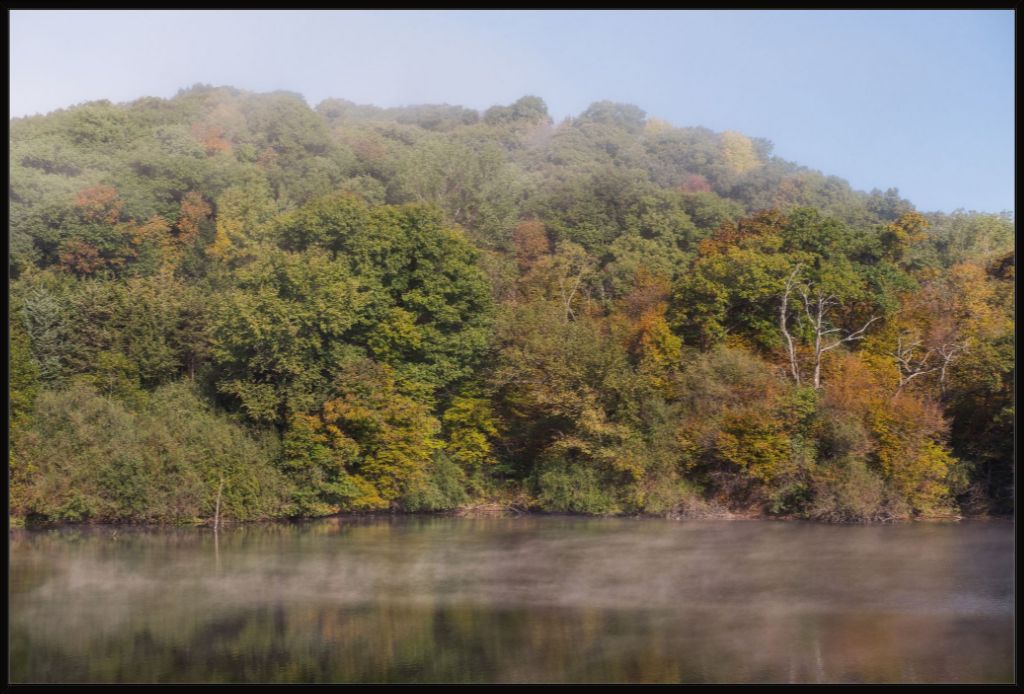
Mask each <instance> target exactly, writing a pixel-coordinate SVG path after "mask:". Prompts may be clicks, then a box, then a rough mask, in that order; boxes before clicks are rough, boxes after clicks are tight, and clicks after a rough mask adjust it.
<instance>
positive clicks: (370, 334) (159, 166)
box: [9, 86, 1014, 522]
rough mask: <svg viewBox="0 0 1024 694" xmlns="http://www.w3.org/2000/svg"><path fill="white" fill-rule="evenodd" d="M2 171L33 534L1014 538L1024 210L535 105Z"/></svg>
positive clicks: (15, 374)
mask: <svg viewBox="0 0 1024 694" xmlns="http://www.w3.org/2000/svg"><path fill="white" fill-rule="evenodd" d="M10 164H11V187H10V253H9V278H10V280H9V281H10V285H9V291H10V299H11V303H10V306H11V308H10V314H9V325H10V357H9V369H10V401H9V402H10V410H11V425H10V426H11V447H10V473H11V474H10V479H11V509H12V513H14V514H15V515H17V516H22V517H26V518H38V519H53V520H132V521H162V522H190V521H196V520H202V519H208V518H211V517H212V516H213V515H214V514H215V513H218V512H219V513H220V514H221V515H222V516H223V517H225V518H228V519H252V518H269V517H280V516H300V515H322V514H330V513H335V512H339V511H357V510H375V509H376V510H384V509H393V510H442V509H451V508H456V507H458V506H460V505H464V504H468V503H475V502H484V501H489V502H500V503H510V502H511V501H512V500H514V501H515V502H516V503H525V504H527V505H531V506H533V507H534V508H539V509H544V510H551V511H568V512H581V513H602V514H605V513H607V514H612V513H655V514H687V513H700V512H706V511H708V510H709V509H714V508H719V509H733V510H739V511H748V512H749V511H755V512H761V513H769V514H784V515H797V516H802V517H809V518H819V519H827V520H865V519H884V518H905V517H912V516H921V515H943V514H951V513H957V512H960V511H967V512H972V513H983V512H995V513H1001V512H1008V511H1011V510H1012V494H1013V489H1012V484H1013V448H1012V441H1013V379H1014V367H1013V356H1014V350H1013V344H1014V343H1013V320H1014V317H1013V286H1014V285H1013V282H1014V248H1013V220H1012V218H1011V216H1009V215H1007V214H1004V215H992V214H979V213H973V212H971V213H968V212H956V213H953V214H923V213H920V212H918V211H916V210H915V209H914V208H913V206H912V205H911V204H910V203H909V202H908V201H906V200H903V199H901V198H900V197H899V195H898V194H897V193H896V191H894V190H890V191H886V192H884V193H883V192H880V191H873V192H871V193H862V192H857V191H854V190H852V189H851V188H850V186H849V185H848V184H847V183H846V182H845V181H843V180H842V179H839V178H836V177H826V176H823V175H821V174H820V173H818V172H815V171H810V170H807V169H805V168H801V167H799V166H796V165H794V164H792V163H790V162H786V161H783V160H781V159H779V158H778V157H775V156H772V154H771V145H770V143H768V142H767V141H764V140H758V139H751V138H748V137H746V136H744V135H742V134H740V133H736V132H725V133H715V132H712V131H710V130H707V129H704V128H676V127H673V126H671V125H669V124H668V123H665V122H663V121H659V120H657V119H654V118H647V117H646V114H645V113H644V112H643V111H642V110H640V109H638V108H637V107H635V106H631V105H626V104H617V103H611V102H599V103H596V104H593V105H592V106H590V107H589V108H588V109H587V110H586V111H584V112H583V113H582V114H581V115H580V116H579V117H577V118H572V119H567V120H566V121H564V122H562V123H560V124H554V123H553V122H552V120H551V119H550V117H549V116H548V113H547V108H546V106H545V105H544V103H543V101H541V100H540V99H538V98H536V97H524V98H523V99H520V100H519V101H517V102H516V103H514V104H511V105H508V106H495V107H493V108H490V109H488V110H487V111H485V112H484V113H482V114H481V113H477V112H476V111H473V110H470V109H465V108H461V107H455V106H449V105H428V106H416V107H408V108H397V109H381V108H376V107H372V106H360V105H356V104H353V103H350V102H347V101H343V100H337V99H330V100H327V101H324V102H323V103H321V104H319V105H318V106H317V107H316V108H315V109H310V108H309V107H308V106H307V105H306V104H305V102H304V101H303V100H302V99H301V98H300V97H299V96H297V95H295V94H290V93H286V92H278V93H272V94H252V93H247V92H242V91H239V90H235V89H229V88H212V87H205V86H196V87H193V88H191V89H188V90H184V91H182V92H181V93H179V94H178V95H177V96H176V97H174V98H172V99H168V100H163V99H156V98H146V99H140V100H138V101H136V102H133V103H130V104H121V105H118V104H111V103H109V102H93V103H88V104H83V105H80V106H76V107H73V108H69V109H65V110H62V111H57V112H55V113H51V114H49V115H46V116H35V117H30V118H19V119H15V120H12V121H11V162H10Z"/></svg>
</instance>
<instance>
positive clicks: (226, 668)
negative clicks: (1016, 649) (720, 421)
mask: <svg viewBox="0 0 1024 694" xmlns="http://www.w3.org/2000/svg"><path fill="white" fill-rule="evenodd" d="M11 545H12V546H11V637H12V659H11V664H12V679H13V681H16V682H26V681H135V682H144V681H504V682H511V681H551V682H554V681H655V682H662V681H681V682H748V681H753V682H759V681H772V682H778V681H824V682H833V681H834V682H838V681H871V682H879V681H901V682H902V681H914V682H942V681H965V682H972V681H979V682H981V681H986V682H987V681H1003V682H1006V681H1011V679H1012V676H1013V658H1012V644H1013V641H1012V629H1013V528H1012V525H1011V524H1009V523H1005V522H967V523H959V524H905V525H874V526H835V525H821V524H813V523H794V522H729V521H701V522H671V521H661V520H639V519H583V518H568V517H525V518H492V519H458V518H439V517H431V518H378V519H348V518H345V519H327V520H323V521H316V522H309V523H296V524H289V523H280V524H266V525H248V526H236V527H228V528H225V529H223V530H222V531H221V532H220V533H219V534H218V535H217V536H214V534H213V533H212V532H211V531H210V530H208V529H202V528H183V529H167V530H152V529H125V528H118V529H116V530H115V529H113V528H108V527H101V528H85V529H80V528H66V529H59V530H41V531H15V532H14V533H13V534H12V542H11Z"/></svg>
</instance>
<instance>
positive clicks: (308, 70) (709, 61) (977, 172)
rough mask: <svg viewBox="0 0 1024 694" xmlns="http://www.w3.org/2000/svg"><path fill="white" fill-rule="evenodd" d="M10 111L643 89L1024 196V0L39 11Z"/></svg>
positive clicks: (732, 121) (554, 101) (848, 161)
mask: <svg viewBox="0 0 1024 694" xmlns="http://www.w3.org/2000/svg"><path fill="white" fill-rule="evenodd" d="M10 18H11V44H10V45H11V79H10V89H11V116H22V115H31V114H34V113H45V112H48V111H51V110H53V109H57V108H61V107H64V106H69V105H72V104H76V103H80V102H82V101H89V100H94V99H110V100H111V101H115V102H116V101H129V100H133V99H136V98H138V97H140V96H161V97H170V96H173V95H174V94H175V92H177V91H178V89H180V88H183V87H187V86H190V85H192V84H195V83H197V82H202V83H207V84H213V85H231V86H235V87H239V88H242V89H249V90H254V91H269V90H273V89H287V90H290V91H295V92H299V93H301V94H302V95H304V96H305V98H306V100H307V101H308V102H309V104H310V105H311V106H315V105H316V104H317V103H318V102H319V101H320V100H322V99H324V98H327V97H340V98H345V99H349V100H352V101H356V102H359V103H372V104H377V105H379V106H397V105H402V104H413V103H443V102H447V103H451V104H460V105H464V106H469V107H472V108H477V109H484V108H487V107H488V106H491V105H494V104H499V103H500V104H507V103H510V102H512V101H514V100H515V99H517V98H519V97H520V96H523V95H525V94H536V95H537V96H540V97H542V98H543V99H544V100H545V101H546V102H547V104H548V108H549V110H550V111H551V114H552V115H553V116H554V117H555V118H556V119H561V118H563V117H565V116H567V115H577V114H579V113H580V112H581V111H582V110H583V109H585V108H586V107H587V105H588V104H590V103H591V102H593V101H598V100H601V99H611V100H615V101H625V102H629V103H634V104H636V105H638V106H640V107H641V108H643V109H644V110H645V111H647V113H648V115H649V116H656V117H659V118H662V119H664V120H667V121H669V122H671V123H673V124H675V125H681V126H687V125H703V126H706V127H708V128H711V129H713V130H718V131H721V130H730V129H731V130H739V131H741V132H743V133H745V134H747V135H751V136H756V137H765V138H767V139H769V140H771V141H772V142H774V143H775V153H776V154H778V155H779V156H781V157H784V158H786V159H789V160H793V161H796V162H797V163H800V164H803V165H806V166H810V167H812V168H816V169H820V170H822V171H823V172H825V173H826V174H835V175H838V176H841V177H843V178H846V179H847V180H849V181H850V183H851V184H852V185H853V186H854V187H855V188H859V189H864V190H870V189H871V188H882V189H885V188H889V187H897V188H899V189H900V193H901V194H902V195H903V196H904V197H907V198H908V199H910V200H911V201H912V202H913V203H914V204H915V205H917V207H918V208H919V209H922V210H946V211H950V210H953V209H956V208H959V207H963V208H966V209H975V210H979V211H987V212H998V211H1001V210H1012V209H1013V207H1014V186H1013V175H1014V170H1013V151H1014V139H1013V138H1014V132H1013V118H1014V103H1013V92H1014V69H1013V48H1014V43H1013V41H1014V35H1013V12H1012V11H1009V10H999V11H964V10H954V11H903V12H890V11H876V12H867V11H845V12H839V11H820V12H792V11H772V12H751V11H721V12H715V11H636V12H623V11H586V12H569V11H560V12H540V11H519V12H486V11H472V12H471V11H436V10H435V11H426V12H419V11H417V12H412V11H393V10H392V11H376V12H372V11H358V12H356V11H293V12H281V11H244V12H243V11H116V10H115V11H97V10H87V11H67V10H60V11H28V10H19V11H12V12H11V13H10Z"/></svg>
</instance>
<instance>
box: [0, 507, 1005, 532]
mask: <svg viewBox="0 0 1024 694" xmlns="http://www.w3.org/2000/svg"><path fill="white" fill-rule="evenodd" d="M529 516H532V517H556V518H579V519H620V520H626V519H632V520H663V521H670V522H675V523H679V522H687V521H737V522H742V521H755V522H757V521H761V522H803V523H815V524H820V525H902V524H907V523H950V522H954V523H958V522H961V521H993V522H1005V521H1013V520H1014V519H1015V515H1014V514H1012V513H1011V514H1005V515H1000V514H983V515H967V514H964V515H942V516H921V517H916V518H915V517H911V518H887V519H883V520H860V521H830V520H821V519H815V518H802V517H799V516H793V515H788V516H775V515H769V514H764V513H743V512H729V511H719V512H707V513H701V514H694V515H689V514H659V515H655V514H617V515H597V514H588V513H570V512H558V511H536V510H523V509H491V508H488V509H480V508H477V507H464V508H458V509H451V510H448V511H410V512H363V513H361V512H353V511H347V512H341V513H334V514H331V515H328V516H298V517H282V518H263V519H258V520H245V521H236V520H225V519H221V520H220V527H225V526H234V527H242V526H253V525H260V524H267V523H307V522H312V521H320V520H327V519H338V520H343V519H353V520H360V519H365V520H373V519H385V518H387V519H395V518H460V519H466V520H474V519H480V518H522V517H529ZM76 527H114V528H122V527H124V528H152V529H156V528H210V529H213V530H214V531H216V528H214V522H213V520H212V519H204V520H200V521H196V522H179V523H154V522H133V521H28V520H26V519H24V518H18V517H15V516H9V517H8V526H7V528H8V531H12V530H42V529H57V528H76Z"/></svg>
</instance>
